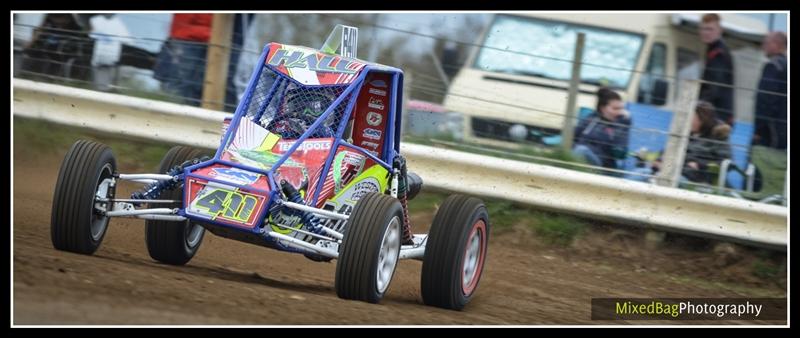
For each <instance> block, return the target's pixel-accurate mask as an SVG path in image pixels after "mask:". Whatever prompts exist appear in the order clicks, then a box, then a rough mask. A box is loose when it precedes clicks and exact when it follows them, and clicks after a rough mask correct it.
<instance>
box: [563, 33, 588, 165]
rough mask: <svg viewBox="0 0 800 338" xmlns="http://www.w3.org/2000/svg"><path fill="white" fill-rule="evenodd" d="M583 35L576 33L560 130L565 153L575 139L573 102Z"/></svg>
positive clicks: (581, 56)
mask: <svg viewBox="0 0 800 338" xmlns="http://www.w3.org/2000/svg"><path fill="white" fill-rule="evenodd" d="M585 40H586V34H585V33H578V39H577V40H576V41H575V57H574V58H573V59H572V79H571V80H570V81H569V94H568V95H569V96H568V98H567V111H566V113H565V114H564V125H563V127H562V128H561V145H562V146H563V147H564V149H566V150H567V151H569V150H571V149H572V139H573V138H574V137H575V135H574V134H575V127H574V126H575V101H576V100H577V99H578V86H580V84H581V59H583V43H584V41H585Z"/></svg>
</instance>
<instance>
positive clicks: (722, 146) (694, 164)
mask: <svg viewBox="0 0 800 338" xmlns="http://www.w3.org/2000/svg"><path fill="white" fill-rule="evenodd" d="M691 128H692V129H691V137H690V138H689V145H688V146H687V147H686V158H685V159H684V162H683V163H684V166H683V170H682V171H681V174H682V176H683V180H684V181H685V180H688V181H691V182H697V183H708V184H713V183H714V182H715V179H716V178H717V177H716V175H717V174H714V173H712V172H711V171H710V170H709V169H710V167H711V165H719V163H720V162H722V160H724V159H726V158H730V157H731V147H730V144H729V143H728V137H729V136H730V132H731V127H730V126H729V125H728V124H726V123H724V122H723V121H720V120H719V119H717V117H716V113H715V111H714V106H713V105H711V104H710V103H708V102H704V101H700V102H699V103H698V104H697V108H696V109H695V114H694V117H693V118H692V126H691Z"/></svg>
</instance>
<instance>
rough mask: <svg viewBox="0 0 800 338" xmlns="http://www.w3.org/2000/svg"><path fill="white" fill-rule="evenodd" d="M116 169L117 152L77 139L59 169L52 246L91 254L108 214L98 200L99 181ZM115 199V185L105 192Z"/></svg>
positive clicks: (52, 216)
mask: <svg viewBox="0 0 800 338" xmlns="http://www.w3.org/2000/svg"><path fill="white" fill-rule="evenodd" d="M116 170H117V162H116V160H115V159H114V154H112V152H111V148H109V147H108V146H106V145H104V144H101V143H97V142H92V141H86V140H80V141H78V142H75V143H74V144H73V145H72V147H71V148H70V149H69V151H68V152H67V155H66V156H64V161H63V162H62V164H61V169H60V170H59V172H58V181H57V182H56V188H55V193H54V195H53V209H52V214H51V216H50V240H51V241H52V242H53V247H55V248H56V249H58V250H64V251H69V252H74V253H80V254H85V255H91V254H93V253H94V252H95V251H97V248H99V247H100V243H102V242H103V238H104V237H105V234H106V230H107V229H108V221H109V217H107V216H103V215H101V214H100V212H99V211H98V210H97V209H96V206H103V205H105V206H106V207H108V206H109V203H97V204H96V203H95V201H94V200H95V197H96V194H97V193H98V188H99V186H100V184H101V183H102V182H103V180H105V179H106V178H111V177H112V175H113V174H114V173H115V172H116ZM101 195H105V196H101V197H107V198H114V187H111V186H109V187H108V190H107V192H106V193H105V194H102V193H101Z"/></svg>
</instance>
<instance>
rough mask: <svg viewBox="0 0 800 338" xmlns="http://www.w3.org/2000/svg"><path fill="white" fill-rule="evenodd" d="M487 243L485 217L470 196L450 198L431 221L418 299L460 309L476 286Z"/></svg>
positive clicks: (476, 201) (484, 258)
mask: <svg viewBox="0 0 800 338" xmlns="http://www.w3.org/2000/svg"><path fill="white" fill-rule="evenodd" d="M488 243H489V214H488V212H487V211H486V206H484V204H483V202H482V201H481V200H479V199H477V198H474V197H468V196H463V195H451V196H450V197H448V198H447V199H445V200H444V202H443V203H442V206H441V207H440V208H439V210H438V211H437V212H436V216H435V217H434V219H433V224H432V225H431V230H430V233H429V234H428V239H427V244H426V245H425V257H424V258H423V261H422V276H421V287H422V288H421V289H422V299H423V301H424V302H425V304H427V305H431V306H436V307H441V308H445V309H451V310H461V309H463V308H464V306H466V305H467V303H469V301H470V299H472V296H473V295H474V294H475V290H476V289H477V287H478V282H479V281H480V278H481V274H482V273H483V264H484V261H485V260H486V251H487V250H486V249H487V247H488Z"/></svg>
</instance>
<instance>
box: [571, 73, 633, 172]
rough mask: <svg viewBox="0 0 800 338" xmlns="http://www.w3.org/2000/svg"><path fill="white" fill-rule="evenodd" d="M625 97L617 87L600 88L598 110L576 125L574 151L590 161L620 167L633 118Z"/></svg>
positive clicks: (590, 162) (597, 164) (611, 167)
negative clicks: (618, 162) (616, 90)
mask: <svg viewBox="0 0 800 338" xmlns="http://www.w3.org/2000/svg"><path fill="white" fill-rule="evenodd" d="M624 107H625V106H624V104H623V103H622V98H621V97H620V96H619V94H617V93H616V92H615V91H613V90H611V89H608V88H600V90H598V91H597V110H596V111H594V112H593V113H592V114H591V115H589V116H588V117H586V118H585V119H583V120H581V121H580V122H579V123H578V126H577V127H576V128H575V146H574V147H573V149H572V152H573V154H575V156H578V157H579V158H583V159H585V160H586V162H588V163H589V164H592V165H596V166H602V167H604V168H610V169H617V168H618V166H617V160H618V159H624V158H625V156H626V154H627V152H628V150H627V148H628V135H629V129H630V124H631V120H630V118H629V116H628V112H627V111H625V109H624Z"/></svg>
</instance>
